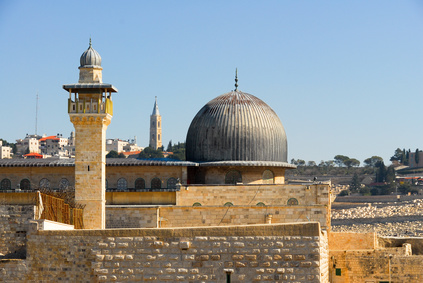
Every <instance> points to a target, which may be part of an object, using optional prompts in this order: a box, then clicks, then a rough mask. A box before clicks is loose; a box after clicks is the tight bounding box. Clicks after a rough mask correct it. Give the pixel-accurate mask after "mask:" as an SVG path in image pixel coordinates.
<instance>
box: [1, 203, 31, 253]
mask: <svg viewBox="0 0 423 283" xmlns="http://www.w3.org/2000/svg"><path fill="white" fill-rule="evenodd" d="M34 211H35V207H34V206H32V205H25V206H18V205H0V227H1V229H0V259H11V258H12V259H16V258H25V257H26V243H27V240H26V235H27V232H28V229H29V226H30V223H29V221H30V220H34Z"/></svg>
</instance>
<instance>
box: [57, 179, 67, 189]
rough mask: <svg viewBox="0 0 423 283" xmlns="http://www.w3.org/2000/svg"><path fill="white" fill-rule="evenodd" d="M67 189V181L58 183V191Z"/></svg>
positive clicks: (63, 180)
mask: <svg viewBox="0 0 423 283" xmlns="http://www.w3.org/2000/svg"><path fill="white" fill-rule="evenodd" d="M68 187H69V181H68V179H62V180H60V183H59V189H60V190H62V191H63V190H66V189H67V188H68Z"/></svg>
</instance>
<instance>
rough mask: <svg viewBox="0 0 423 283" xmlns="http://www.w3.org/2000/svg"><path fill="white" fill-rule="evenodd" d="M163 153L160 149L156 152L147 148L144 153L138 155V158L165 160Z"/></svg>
mask: <svg viewBox="0 0 423 283" xmlns="http://www.w3.org/2000/svg"><path fill="white" fill-rule="evenodd" d="M163 157H164V156H163V152H162V151H161V150H160V149H158V150H155V149H154V148H152V147H146V148H144V150H143V151H141V152H140V154H139V155H138V158H141V159H149V158H163Z"/></svg>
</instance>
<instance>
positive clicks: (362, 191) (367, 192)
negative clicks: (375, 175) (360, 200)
mask: <svg viewBox="0 0 423 283" xmlns="http://www.w3.org/2000/svg"><path fill="white" fill-rule="evenodd" d="M359 192H360V194H362V195H363V196H370V195H371V192H370V188H369V187H367V186H366V187H362V188H360V190H359Z"/></svg>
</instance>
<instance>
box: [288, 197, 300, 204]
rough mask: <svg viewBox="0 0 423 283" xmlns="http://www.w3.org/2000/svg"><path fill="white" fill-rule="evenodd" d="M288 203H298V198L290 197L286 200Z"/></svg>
mask: <svg viewBox="0 0 423 283" xmlns="http://www.w3.org/2000/svg"><path fill="white" fill-rule="evenodd" d="M288 205H298V200H297V199H296V198H290V199H289V200H288Z"/></svg>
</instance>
